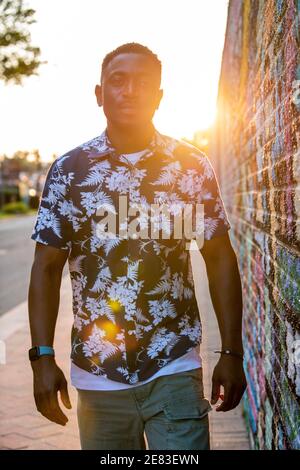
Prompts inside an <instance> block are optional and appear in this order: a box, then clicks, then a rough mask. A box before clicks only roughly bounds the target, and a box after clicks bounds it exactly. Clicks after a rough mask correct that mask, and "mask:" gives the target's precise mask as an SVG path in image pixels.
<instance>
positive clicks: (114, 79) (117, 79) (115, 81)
mask: <svg viewBox="0 0 300 470" xmlns="http://www.w3.org/2000/svg"><path fill="white" fill-rule="evenodd" d="M122 80H123V78H122V77H111V79H110V81H111V82H112V83H113V84H116V85H118V84H120V83H122Z"/></svg>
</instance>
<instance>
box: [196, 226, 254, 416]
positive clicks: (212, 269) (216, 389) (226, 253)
mask: <svg viewBox="0 0 300 470" xmlns="http://www.w3.org/2000/svg"><path fill="white" fill-rule="evenodd" d="M200 252H201V254H202V256H203V258H204V261H205V264H206V270H207V276H208V282H209V290H210V295H211V299H212V303H213V307H214V310H215V313H216V317H217V321H218V325H219V330H220V335H221V341H222V349H231V350H232V351H234V352H238V353H243V343H242V310H243V302H242V288H241V279H240V273H239V268H238V263H237V258H236V254H235V252H234V250H233V248H232V246H231V242H230V238H229V235H228V233H226V234H225V235H221V236H216V237H213V238H211V239H210V240H205V241H204V244H203V246H202V248H200ZM221 385H222V386H223V387H224V401H223V403H222V404H221V405H220V406H219V407H217V408H216V410H217V411H229V410H232V409H233V408H235V407H236V406H237V405H238V404H239V402H240V400H241V398H242V396H243V393H244V391H245V389H246V386H247V382H246V377H245V373H244V369H243V361H242V359H241V358H239V357H237V356H233V355H229V354H228V355H227V354H221V355H220V359H219V361H218V363H217V365H216V366H215V368H214V372H213V377H212V395H211V404H213V405H214V404H216V402H217V401H218V398H219V395H220V386H221Z"/></svg>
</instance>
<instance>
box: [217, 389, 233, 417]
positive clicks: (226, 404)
mask: <svg viewBox="0 0 300 470" xmlns="http://www.w3.org/2000/svg"><path fill="white" fill-rule="evenodd" d="M233 394H234V388H233V387H232V386H231V385H230V384H228V383H224V401H223V402H222V403H221V405H220V406H218V407H217V408H216V411H229V410H231V406H232V400H233Z"/></svg>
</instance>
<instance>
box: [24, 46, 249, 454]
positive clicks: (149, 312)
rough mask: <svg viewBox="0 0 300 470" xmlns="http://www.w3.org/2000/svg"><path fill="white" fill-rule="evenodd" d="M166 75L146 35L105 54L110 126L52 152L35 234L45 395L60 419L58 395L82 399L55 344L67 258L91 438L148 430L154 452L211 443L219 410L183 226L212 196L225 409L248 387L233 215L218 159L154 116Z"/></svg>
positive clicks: (127, 436) (130, 440)
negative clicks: (163, 127)
mask: <svg viewBox="0 0 300 470" xmlns="http://www.w3.org/2000/svg"><path fill="white" fill-rule="evenodd" d="M160 80H161V63H160V61H159V60H158V58H157V56H156V55H155V54H153V52H151V51H150V50H149V49H148V48H146V47H145V46H142V45H140V44H137V43H129V44H124V45H122V46H120V47H119V48H117V49H115V50H114V51H112V52H111V53H109V54H108V55H107V56H106V57H105V58H104V60H103V63H102V71H101V83H100V85H97V86H96V88H95V93H96V97H97V102H98V105H99V106H102V107H103V111H104V114H105V116H106V119H107V127H106V129H105V131H103V133H102V134H101V135H100V136H99V137H96V138H95V139H93V140H91V141H89V142H87V143H85V144H83V145H81V146H79V147H76V148H75V149H73V150H72V151H70V152H68V153H67V154H65V155H63V156H61V157H59V158H57V159H56V160H55V161H54V162H53V164H52V165H51V167H50V169H49V172H48V175H47V179H46V183H45V186H44V190H43V195H42V198H41V203H40V207H39V212H38V217H37V220H36V224H35V228H34V231H33V234H32V238H33V239H34V240H36V242H37V243H36V251H35V258H34V263H33V266H32V272H31V280H30V287H29V317H30V327H31V336H32V348H31V351H30V357H31V361H32V362H31V364H32V369H33V375H34V397H35V402H36V405H37V409H38V410H39V411H40V412H41V413H42V414H43V415H44V416H45V417H46V418H48V419H49V420H51V421H53V422H55V423H58V424H61V425H65V424H66V422H67V421H68V420H67V417H66V416H65V414H64V413H63V412H62V410H61V408H60V405H59V402H58V397H57V392H58V391H60V394H61V399H62V402H63V404H64V405H65V407H67V408H70V407H71V404H70V400H69V396H68V391H67V382H66V379H65V377H64V374H63V372H62V371H61V369H60V368H59V367H58V365H57V364H56V362H55V359H54V356H53V354H54V351H53V348H52V346H53V339H54V331H55V323H56V319H57V313H58V307H59V290H60V284H61V276H62V270H63V267H64V264H65V262H66V260H67V259H68V261H69V269H70V276H71V281H72V288H73V313H74V324H73V328H72V351H71V359H72V363H71V378H72V384H73V385H74V386H75V387H76V389H77V391H78V408H77V413H78V424H79V431H80V440H81V446H82V449H104V450H111V449H145V441H144V437H143V435H144V432H145V434H146V438H147V442H148V446H149V449H177V450H178V449H209V448H210V444H209V423H208V413H209V411H211V410H212V407H211V405H210V403H209V401H208V400H207V399H206V398H205V397H204V392H203V380H202V363H201V358H200V355H199V345H200V342H201V323H200V318H199V311H198V307H197V302H196V297H195V289H194V284H193V275H192V269H191V262H190V257H189V251H188V246H189V245H188V243H187V241H188V239H189V237H188V236H186V233H184V234H183V235H182V236H177V235H178V233H177V232H176V234H177V235H176V236H175V231H176V230H175V227H177V225H176V223H177V222H175V220H179V219H176V218H175V216H176V217H178V214H179V212H180V211H178V208H181V209H182V210H183V211H184V210H185V207H192V208H193V209H194V208H195V206H196V205H197V204H200V205H201V204H202V207H204V225H203V226H202V232H201V230H200V229H199V231H197V230H198V229H196V232H195V233H196V237H195V238H196V240H197V243H198V246H199V248H200V249H201V253H202V255H203V257H204V260H205V263H206V268H207V274H208V279H209V287H210V293H211V296H212V301H213V305H214V308H215V312H216V315H217V319H218V324H219V328H220V333H221V339H222V352H221V354H220V359H219V361H218V363H217V365H216V367H215V369H214V372H213V377H212V396H211V404H216V403H217V401H218V399H219V397H220V396H221V395H220V387H221V386H223V387H224V397H223V398H224V400H223V402H222V404H221V405H220V406H219V407H218V408H217V411H224V412H225V411H229V410H231V409H233V408H235V407H236V406H237V405H238V403H239V402H240V400H241V397H242V395H243V392H244V390H245V387H246V381H245V375H244V370H243V362H242V354H243V345H242V338H241V329H242V326H241V320H242V295H241V284H240V276H239V270H238V266H237V260H236V256H235V253H234V251H233V249H232V246H231V243H230V239H229V236H228V230H229V229H230V224H229V222H228V219H227V216H226V212H225V209H224V206H223V202H222V199H221V196H220V193H219V187H218V183H217V181H216V178H215V174H214V171H213V169H212V167H211V164H210V163H209V160H208V158H207V156H206V155H205V154H204V153H203V152H201V151H199V150H198V149H196V148H195V147H193V146H191V145H188V144H186V143H184V142H181V141H177V140H175V139H172V138H170V137H167V136H163V135H162V134H160V133H159V132H158V131H157V130H156V129H155V128H154V126H153V124H152V118H153V116H154V113H155V111H156V109H158V107H159V104H160V101H161V98H162V95H163V91H162V90H161V89H160ZM152 205H154V211H153V207H152ZM160 205H162V206H164V207H167V208H168V214H167V216H166V213H165V212H163V211H162V212H161V213H158V215H157V212H155V208H156V209H157V206H160ZM137 209H138V210H137ZM149 209H150V214H151V215H152V219H151V229H153V227H154V230H152V231H151V233H150V232H149V230H148V229H149V224H148V225H147V223H146V222H147V221H146V217H145V215H146V213H147V211H148V210H149ZM136 210H137V212H135V211H136ZM136 213H138V214H139V216H138V217H136V218H135V219H134V220H131V218H130V216H132V215H134V214H136ZM105 214H106V216H105ZM148 214H149V212H148ZM153 214H154V215H153ZM193 214H194V213H193ZM168 216H169V218H168ZM171 216H174V220H173V219H172V221H171ZM181 220H182V219H181ZM192 220H193V221H194V222H195V215H192ZM184 221H185V220H184ZM197 224H198V222H197ZM117 225H118V229H117V228H116V226H117ZM197 227H200V225H197ZM200 233H202V240H204V243H202V246H201V237H200ZM191 238H192V237H190V239H191ZM37 347H40V349H38V348H37Z"/></svg>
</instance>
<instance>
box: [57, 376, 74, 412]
mask: <svg viewBox="0 0 300 470" xmlns="http://www.w3.org/2000/svg"><path fill="white" fill-rule="evenodd" d="M60 397H61V401H62V402H63V404H64V405H65V407H66V408H69V409H70V408H72V405H71V401H70V397H69V393H68V384H67V381H66V380H63V381H62V382H61V386H60Z"/></svg>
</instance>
